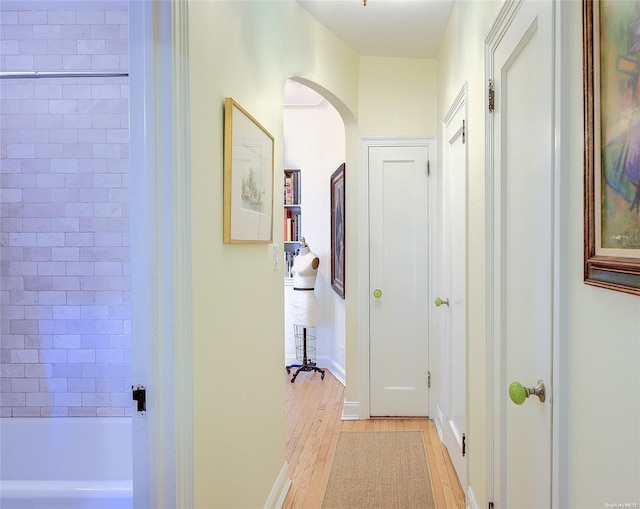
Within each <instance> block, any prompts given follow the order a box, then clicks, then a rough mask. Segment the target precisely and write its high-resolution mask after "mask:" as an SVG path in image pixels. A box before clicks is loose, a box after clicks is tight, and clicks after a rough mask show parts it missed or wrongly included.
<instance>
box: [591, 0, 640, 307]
mask: <svg viewBox="0 0 640 509" xmlns="http://www.w3.org/2000/svg"><path fill="white" fill-rule="evenodd" d="M582 10H583V48H584V52H583V58H584V61H583V70H584V131H585V152H584V156H585V157H584V281H585V283H586V284H589V285H593V286H598V287H601V288H607V289H611V290H617V291H620V292H625V293H630V294H635V295H640V150H639V149H640V115H638V114H637V113H636V112H637V111H640V92H639V89H638V84H639V83H640V64H639V63H638V57H639V56H640V39H639V38H638V35H637V34H638V27H640V16H639V15H638V12H637V10H636V4H635V2H615V1H605V0H601V1H598V0H595V1H594V0H583V3H582ZM621 27H626V30H625V29H622V30H621Z"/></svg>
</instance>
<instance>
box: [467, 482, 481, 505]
mask: <svg viewBox="0 0 640 509" xmlns="http://www.w3.org/2000/svg"><path fill="white" fill-rule="evenodd" d="M467 509H480V508H479V507H478V502H476V497H475V496H474V494H473V489H472V488H471V485H468V486H467Z"/></svg>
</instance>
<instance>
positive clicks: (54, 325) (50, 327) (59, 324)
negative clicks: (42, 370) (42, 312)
mask: <svg viewBox="0 0 640 509" xmlns="http://www.w3.org/2000/svg"><path fill="white" fill-rule="evenodd" d="M43 293H52V292H43ZM52 304H53V303H52ZM39 326H40V332H41V333H42V334H52V335H53V334H66V333H67V323H66V322H65V321H64V320H40V324H39ZM46 351H48V350H40V362H43V363H47V362H66V360H62V361H54V360H51V358H47V357H43V356H42V352H46Z"/></svg>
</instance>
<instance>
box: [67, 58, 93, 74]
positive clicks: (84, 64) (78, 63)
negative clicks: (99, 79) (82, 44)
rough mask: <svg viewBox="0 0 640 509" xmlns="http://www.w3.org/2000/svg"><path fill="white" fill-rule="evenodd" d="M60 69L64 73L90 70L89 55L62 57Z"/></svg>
mask: <svg viewBox="0 0 640 509" xmlns="http://www.w3.org/2000/svg"><path fill="white" fill-rule="evenodd" d="M62 68H63V69H64V70H66V71H81V70H82V71H86V70H90V69H91V55H62Z"/></svg>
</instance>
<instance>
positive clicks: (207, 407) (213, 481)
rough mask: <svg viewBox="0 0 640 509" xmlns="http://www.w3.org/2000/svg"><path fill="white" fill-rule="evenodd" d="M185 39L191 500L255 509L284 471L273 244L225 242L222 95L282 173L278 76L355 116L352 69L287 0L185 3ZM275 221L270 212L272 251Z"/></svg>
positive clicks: (341, 49) (350, 59)
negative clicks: (242, 112) (246, 117)
mask: <svg viewBox="0 0 640 509" xmlns="http://www.w3.org/2000/svg"><path fill="white" fill-rule="evenodd" d="M189 33H190V35H189V44H190V61H191V64H190V65H191V77H190V79H191V106H192V114H191V136H192V165H193V169H192V172H193V181H192V189H193V195H192V198H193V200H192V213H193V253H194V256H193V273H194V275H195V278H194V283H193V292H194V293H193V301H194V307H193V320H194V359H195V363H194V364H195V365H194V386H195V402H194V403H195V416H194V422H195V429H194V444H195V465H194V472H195V502H196V506H197V507H203V508H204V507H207V508H213V507H225V508H234V507H236V508H247V507H262V506H263V505H264V504H265V501H266V500H267V498H268V496H269V492H270V490H271V488H272V487H273V485H274V483H275V482H276V478H277V476H278V474H279V472H280V470H281V469H282V467H283V465H284V463H285V447H284V443H285V422H284V415H285V409H284V392H283V391H284V388H283V378H284V375H285V373H284V369H283V358H284V344H283V327H284V326H283V299H282V285H283V281H282V277H283V273H282V264H280V266H279V268H278V270H274V266H273V251H272V249H273V247H272V246H271V245H225V244H223V243H222V196H223V188H222V183H223V157H222V154H223V134H224V133H223V103H224V98H225V97H227V96H228V97H233V98H234V99H235V100H236V101H238V103H239V104H240V105H242V106H243V107H244V108H245V109H247V110H248V111H249V112H250V113H251V114H252V115H253V116H254V117H255V118H256V119H258V120H259V121H260V122H261V123H262V125H263V126H264V127H265V128H266V129H267V130H268V131H269V132H270V133H271V134H272V135H273V136H274V137H275V170H276V172H280V170H281V169H282V167H283V93H284V85H285V81H286V79H287V78H290V77H292V76H302V77H304V78H307V79H310V80H312V81H314V82H315V83H317V84H319V85H320V86H321V87H324V88H325V89H327V90H330V91H331V92H332V93H333V94H335V96H336V97H340V98H341V101H342V104H341V107H342V109H343V111H347V110H348V109H349V108H350V109H351V110H352V111H356V110H357V103H356V98H357V80H358V76H357V72H358V60H357V57H356V55H355V54H354V53H353V52H352V51H351V50H350V49H349V48H348V47H347V46H345V45H344V44H342V43H341V42H340V41H338V40H337V39H336V38H335V37H334V36H333V35H332V34H330V33H329V32H327V31H326V30H325V29H324V28H322V27H319V26H318V25H317V23H316V22H315V21H314V20H313V18H311V17H310V16H309V15H308V14H307V13H306V12H305V11H303V10H302V9H301V8H300V7H299V6H297V5H296V4H295V3H294V2H281V1H274V2H271V1H261V2H232V1H208V2H205V1H193V2H190V3H189ZM345 105H347V106H345ZM347 113H348V111H347ZM278 174H279V173H278ZM278 182H280V181H279V180H278ZM281 222H282V208H281V207H280V208H275V217H274V225H275V227H274V243H276V244H279V245H280V253H281V252H282V227H281Z"/></svg>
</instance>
